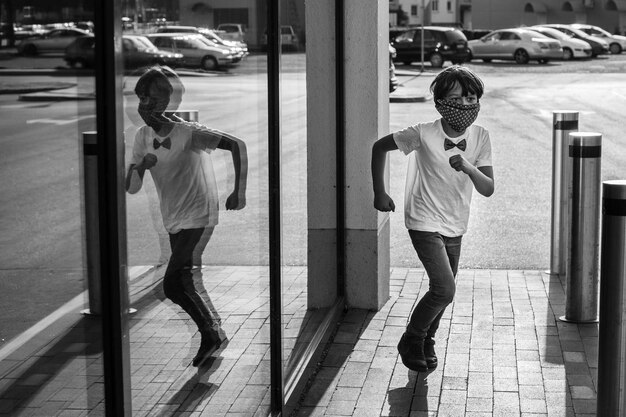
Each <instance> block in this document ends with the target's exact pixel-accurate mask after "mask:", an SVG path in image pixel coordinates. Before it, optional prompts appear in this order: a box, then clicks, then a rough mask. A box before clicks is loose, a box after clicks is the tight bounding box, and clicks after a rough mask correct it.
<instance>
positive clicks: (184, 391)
mask: <svg viewBox="0 0 626 417" xmlns="http://www.w3.org/2000/svg"><path fill="white" fill-rule="evenodd" d="M218 388H219V386H218V385H213V384H201V383H198V378H197V377H195V376H194V377H192V378H190V379H189V380H188V381H187V382H185V384H184V385H183V386H182V387H181V388H180V389H179V390H178V392H176V393H175V394H174V395H172V396H171V397H170V398H169V399H167V400H166V401H165V403H164V404H168V405H169V406H166V407H165V408H163V409H161V410H160V411H159V408H162V407H161V406H158V405H157V406H155V408H154V409H152V410H151V411H150V414H149V415H151V416H154V417H183V416H185V417H186V416H189V411H187V410H194V409H195V408H196V407H198V406H199V405H200V402H202V400H204V398H206V396H207V395H212V394H214V393H215V392H216V391H217V389H218ZM173 407H176V410H172V409H171V408H173Z"/></svg>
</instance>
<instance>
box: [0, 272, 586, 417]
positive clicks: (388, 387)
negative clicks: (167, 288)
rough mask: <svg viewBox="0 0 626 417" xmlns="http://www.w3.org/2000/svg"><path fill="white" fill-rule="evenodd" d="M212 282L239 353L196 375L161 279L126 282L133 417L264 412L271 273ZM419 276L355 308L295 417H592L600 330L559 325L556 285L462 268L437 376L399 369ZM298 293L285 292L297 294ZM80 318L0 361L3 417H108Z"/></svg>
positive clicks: (527, 275)
mask: <svg viewBox="0 0 626 417" xmlns="http://www.w3.org/2000/svg"><path fill="white" fill-rule="evenodd" d="M304 273H306V269H305V268H301V267H294V268H290V271H289V274H290V276H291V277H292V278H294V279H293V281H290V282H293V283H294V284H295V283H297V282H303V280H296V279H295V277H298V276H300V275H301V274H304ZM203 275H204V276H205V279H204V280H203V284H204V287H205V288H206V291H207V293H206V294H209V296H210V301H211V305H212V307H213V308H215V309H216V310H217V311H218V313H219V315H220V317H221V320H222V325H223V328H224V330H225V332H226V334H227V335H228V337H229V338H230V344H229V345H228V346H227V347H226V348H224V349H223V350H220V351H219V352H218V354H217V355H216V358H215V360H213V361H210V362H209V363H208V364H207V365H206V366H204V367H202V368H201V369H200V370H197V369H196V368H193V367H191V366H190V361H191V358H192V357H193V354H194V352H195V349H196V348H197V344H198V340H197V339H198V337H197V336H198V335H197V333H196V331H195V329H194V326H193V325H192V323H190V320H189V319H188V318H186V317H185V316H183V315H182V314H180V312H179V311H178V309H177V308H176V306H174V305H173V304H172V303H170V302H169V301H168V300H164V299H163V296H162V294H161V290H160V286H159V285H158V284H157V282H158V278H159V274H158V273H157V274H154V275H153V274H151V273H149V274H147V275H145V276H144V277H143V278H141V279H138V280H137V281H136V282H134V283H133V285H131V299H132V300H133V302H132V306H133V307H134V308H136V309H137V313H135V314H133V315H131V316H130V347H131V350H130V357H131V375H132V376H131V380H132V398H133V415H134V416H173V415H190V416H211V417H214V416H235V415H236V416H239V415H248V416H262V415H266V413H267V411H268V409H269V397H268V389H269V372H270V371H269V354H268V351H269V329H268V325H269V323H268V312H269V306H268V298H267V297H268V295H267V294H268V293H267V291H266V289H265V285H266V283H267V275H266V272H265V271H264V270H263V268H257V267H207V268H204V269H203ZM424 278H425V277H424V271H423V270H422V269H419V268H393V269H392V272H391V297H390V299H389V300H388V301H387V303H386V304H385V305H384V306H383V308H382V309H381V310H380V311H378V312H373V311H365V310H348V311H347V312H346V313H345V314H344V316H343V317H342V318H341V321H340V322H339V323H338V324H337V327H336V330H335V333H334V337H333V340H332V341H331V342H330V343H328V344H327V345H326V346H325V350H324V354H323V357H322V360H321V361H320V362H319V363H318V364H317V368H316V372H315V374H314V376H313V377H312V378H311V379H310V380H309V381H308V383H307V384H306V387H307V388H306V391H305V392H304V393H303V395H302V396H301V397H300V398H299V401H298V402H297V404H294V405H293V408H290V409H289V410H288V413H286V415H295V416H355V417H367V416H390V417H391V416H468V417H469V416H472V417H475V416H498V417H500V416H507V417H509V416H576V417H583V416H592V415H595V398H596V388H595V387H596V375H597V325H595V324H591V325H590V324H585V325H577V324H572V323H564V322H561V321H559V320H558V317H559V316H560V315H562V314H563V312H564V303H565V301H564V299H565V296H564V290H563V288H564V287H563V283H562V282H561V281H560V280H559V279H558V278H557V277H554V276H550V275H547V274H545V273H543V272H539V271H506V270H462V271H460V272H459V275H458V277H457V283H458V284H457V293H456V299H455V301H454V303H453V304H452V305H451V306H450V307H449V308H448V309H447V311H446V314H445V315H444V318H443V319H442V325H441V327H440V329H439V332H438V334H437V337H436V342H437V344H436V350H437V355H438V357H439V366H438V368H437V369H435V370H433V371H431V372H428V373H419V374H418V373H416V372H413V371H409V370H408V369H407V368H405V367H404V365H403V364H402V362H401V361H400V359H399V357H398V354H397V350H396V344H397V343H398V340H399V338H400V336H401V334H402V332H403V331H404V328H405V325H406V322H407V319H408V317H409V314H410V312H411V310H412V308H413V306H414V305H415V302H416V300H417V298H418V297H419V295H420V294H421V293H423V292H424V291H426V288H427V280H426V279H424ZM296 287H297V285H296ZM296 287H289V293H290V294H292V295H294V294H300V295H301V296H302V294H303V288H300V289H299V290H298V288H296ZM233 290H235V291H237V292H236V294H233ZM206 294H205V296H206ZM294 300H295V298H294ZM290 304H291V306H292V308H293V307H294V306H297V305H298V304H299V303H297V302H293V303H290ZM301 313H302V311H299V310H298V309H297V308H296V309H293V310H291V312H289V311H286V312H285V314H286V316H285V323H286V327H289V328H292V329H293V328H295V329H298V328H300V327H301V326H302V314H301ZM81 317H82V316H80V315H79V314H78V312H77V311H72V312H68V313H67V317H65V318H64V319H63V320H65V324H66V327H65V328H56V329H55V327H54V326H52V329H53V330H51V331H49V332H43V333H42V334H40V335H38V336H37V338H36V339H35V340H33V341H31V343H29V344H27V345H25V346H24V347H23V348H21V349H19V350H16V351H15V352H13V353H12V354H11V355H9V356H8V357H7V358H5V359H4V360H3V361H2V362H1V363H2V379H1V380H0V392H1V395H0V398H1V400H0V415H3V416H54V415H62V416H70V415H71V416H74V415H76V416H87V415H90V416H92V415H103V377H102V353H101V349H100V346H99V340H100V333H99V328H98V326H97V325H95V324H96V323H94V320H98V319H97V318H89V317H84V318H81ZM289 317H291V319H290V318H289ZM63 320H61V321H63ZM68 320H69V321H68ZM291 334H292V336H293V335H294V334H293V332H292V333H291ZM86 341H87V342H86ZM285 345H286V346H293V342H289V341H286V342H285ZM288 351H289V349H287V351H286V353H285V355H287V354H288ZM86 387H88V389H85V388H86Z"/></svg>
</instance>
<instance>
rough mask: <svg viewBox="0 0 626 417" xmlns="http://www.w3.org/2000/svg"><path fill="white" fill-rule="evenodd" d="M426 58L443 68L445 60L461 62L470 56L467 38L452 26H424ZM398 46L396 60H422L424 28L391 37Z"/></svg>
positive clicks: (392, 41) (407, 61)
mask: <svg viewBox="0 0 626 417" xmlns="http://www.w3.org/2000/svg"><path fill="white" fill-rule="evenodd" d="M423 32H424V60H425V61H430V64H431V65H432V66H433V67H437V68H441V67H442V66H443V63H444V62H445V61H451V62H452V63H453V64H460V63H462V62H465V61H466V60H467V59H468V58H469V49H468V47H467V38H466V37H465V35H464V34H463V32H461V31H460V30H458V29H455V28H452V27H440V26H424V30H423ZM391 45H392V46H393V47H394V48H396V58H395V61H400V62H403V63H404V64H406V65H409V64H411V62H414V61H420V60H421V53H422V28H421V27H420V28H413V29H409V30H407V31H406V32H403V33H402V34H400V35H398V36H396V37H395V38H394V39H391Z"/></svg>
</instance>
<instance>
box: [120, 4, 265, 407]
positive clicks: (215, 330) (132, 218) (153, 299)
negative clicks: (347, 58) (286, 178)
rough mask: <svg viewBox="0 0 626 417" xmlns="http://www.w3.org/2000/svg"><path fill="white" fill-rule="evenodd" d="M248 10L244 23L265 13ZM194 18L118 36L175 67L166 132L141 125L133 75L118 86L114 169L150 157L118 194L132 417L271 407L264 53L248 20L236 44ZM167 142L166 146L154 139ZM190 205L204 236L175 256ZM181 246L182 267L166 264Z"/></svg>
mask: <svg viewBox="0 0 626 417" xmlns="http://www.w3.org/2000/svg"><path fill="white" fill-rule="evenodd" d="M251 6H253V7H250V8H249V9H248V10H247V11H246V13H247V16H248V19H247V20H248V23H253V22H256V18H257V16H258V14H259V10H257V8H260V9H262V10H265V5H264V4H262V3H255V4H252V5H251ZM198 13H201V12H198ZM213 17H214V18H215V16H213ZM192 18H195V19H197V18H198V16H197V15H195V16H186V15H185V14H184V13H182V14H181V19H192ZM207 18H208V20H206V21H205V22H204V24H203V25H197V26H196V25H194V26H193V27H194V28H196V30H192V29H190V28H188V27H187V28H181V27H180V26H190V23H191V22H190V21H187V20H181V21H179V22H175V23H176V24H174V23H171V24H169V23H168V24H166V25H160V26H156V27H147V28H144V29H139V30H137V29H134V28H132V29H130V28H129V30H127V31H125V33H127V34H128V35H130V34H131V33H133V34H136V33H138V32H141V33H142V34H143V35H145V36H147V38H148V39H149V40H150V41H151V42H152V43H154V44H155V45H156V46H157V47H159V48H160V49H162V50H163V51H167V52H170V53H180V54H182V55H183V58H182V59H183V61H184V62H183V63H181V64H178V65H174V64H171V65H170V66H171V67H174V71H175V72H176V74H177V77H174V76H172V77H171V79H174V80H175V81H173V82H172V84H173V87H174V92H173V94H172V98H174V97H176V95H177V94H178V93H179V92H180V93H181V97H180V99H176V100H172V101H170V103H169V106H168V109H167V117H168V118H170V119H171V120H174V123H173V124H172V126H173V127H169V128H168V127H166V128H162V127H161V126H160V125H158V124H157V125H156V127H154V126H153V127H150V128H146V127H145V125H146V118H145V117H143V118H142V117H140V114H139V112H138V105H139V102H140V98H139V97H138V95H139V96H140V95H141V94H137V91H135V90H136V88H137V81H138V79H139V78H140V76H141V74H142V72H141V71H143V69H140V70H139V71H138V70H137V69H133V71H132V74H130V75H127V77H126V78H125V82H124V98H125V106H124V107H125V108H124V110H125V115H126V120H125V133H126V134H125V136H126V138H125V145H126V161H127V165H129V166H131V165H132V164H140V163H141V161H142V160H143V158H145V155H146V154H152V155H154V156H155V157H156V159H157V162H156V165H154V167H153V168H151V169H150V172H147V173H146V174H145V176H144V179H143V187H142V188H141V190H140V191H139V192H137V193H134V194H129V195H128V196H127V222H128V240H129V241H128V248H129V249H128V251H129V262H130V264H131V265H133V266H134V267H136V268H141V269H140V270H141V272H140V274H138V276H137V278H135V279H133V278H132V277H131V281H130V284H131V285H130V288H131V297H132V298H134V299H133V300H132V307H134V308H135V309H136V310H137V313H136V314H133V315H132V316H131V317H130V347H131V355H130V356H131V387H132V404H133V415H140V416H141V415H146V416H153V415H174V414H176V413H184V412H187V413H193V412H196V413H197V412H201V413H209V414H210V413H212V412H213V413H215V414H216V415H217V414H218V413H226V412H229V413H237V412H250V411H257V410H258V411H259V412H260V415H266V414H269V410H270V401H269V388H270V359H269V358H270V355H269V349H270V338H269V334H270V332H269V323H270V317H269V313H270V307H269V298H270V293H269V290H268V286H269V270H268V256H269V255H268V170H267V167H268V163H267V160H268V159H267V158H268V157H267V153H268V145H267V137H268V110H267V109H268V107H267V100H268V92H267V57H266V52H265V51H263V50H261V45H259V44H258V42H256V41H254V42H251V41H250V40H249V39H248V37H249V38H252V36H251V34H250V31H255V30H256V28H255V27H246V28H245V30H246V32H245V33H243V37H241V38H238V34H236V33H234V32H225V31H216V30H213V29H215V27H216V26H217V25H218V24H219V22H212V21H211V18H210V16H207ZM255 26H256V25H255ZM183 30H187V31H188V33H180V32H181V31H183ZM176 32H179V33H176ZM193 32H195V33H193ZM128 35H125V36H128ZM255 38H256V37H255ZM144 79H145V77H144ZM139 88H140V89H141V87H139ZM178 118H180V119H183V120H179V119H178ZM190 122H191V123H190ZM159 129H162V130H159ZM186 132H191V133H186ZM186 135H191V136H190V137H188V136H186ZM167 138H169V139H170V140H171V148H170V149H166V148H164V146H162V145H160V144H161V143H165V141H166V140H167ZM185 138H186V140H188V141H189V142H188V147H184V146H183V147H181V148H180V149H177V146H176V143H177V141H182V140H185ZM155 139H156V140H157V141H159V144H157V145H155V143H156V142H154V140H155ZM155 146H156V148H155ZM174 155H175V156H174ZM160 163H163V169H162V170H161V171H159V169H158V168H159V164H160ZM190 167H193V168H192V169H190ZM172 172H175V173H176V174H171V173H172ZM171 175H178V178H179V179H181V180H182V181H181V182H178V181H177V180H173V181H172V178H171ZM194 181H197V182H199V183H200V185H198V186H197V187H196V188H194V187H195V182H194ZM187 183H193V184H194V186H190V189H189V190H187V189H185V190H183V192H182V193H181V187H182V188H184V187H186V185H187ZM170 187H171V188H170ZM187 191H188V192H187ZM171 195H175V196H177V197H176V199H175V201H172V199H171V198H170V197H169V196H171ZM207 196H208V197H207ZM181 201H185V204H187V205H188V207H181V203H180V202H181ZM196 205H199V206H200V208H199V210H200V214H202V216H204V215H205V214H206V215H207V216H208V217H207V218H206V219H205V220H199V221H197V224H194V225H193V226H190V228H196V227H198V228H201V229H203V232H202V233H201V236H198V237H197V238H196V240H197V241H198V243H197V244H195V248H190V247H188V248H187V249H186V250H179V249H178V248H179V246H176V245H179V244H180V243H179V242H180V241H181V240H182V241H183V242H185V240H187V239H189V242H191V243H192V244H193V242H194V240H193V239H194V238H193V237H191V236H189V237H185V233H187V231H186V230H185V229H186V228H185V227H184V226H180V225H179V223H180V224H183V223H185V222H187V221H191V219H194V218H195V217H194V216H196V214H195V212H194V210H195V208H191V207H195V206H196ZM194 221H195V220H194ZM180 229H183V230H180ZM183 244H184V243H183ZM190 250H191V252H190ZM185 254H187V255H191V261H192V262H191V265H187V266H183V267H182V268H178V269H177V265H178V264H177V262H178V261H179V257H181V256H184V255H185ZM146 266H148V267H151V269H147V268H146ZM188 267H190V268H191V269H190V270H189V269H187V268H188ZM143 271H146V272H143ZM185 281H187V282H186V283H185ZM190 286H193V287H192V288H190ZM196 292H197V294H196ZM176 415H177V414H176Z"/></svg>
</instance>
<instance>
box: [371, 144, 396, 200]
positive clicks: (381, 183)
mask: <svg viewBox="0 0 626 417" xmlns="http://www.w3.org/2000/svg"><path fill="white" fill-rule="evenodd" d="M396 149H398V145H397V144H396V142H395V140H393V134H389V135H387V136H384V137H382V138H380V139H378V140H377V141H376V142H374V145H373V146H372V185H373V186H374V208H376V210H379V211H395V209H396V205H395V204H394V202H393V200H392V199H391V197H390V196H389V194H387V191H385V163H386V162H387V152H389V151H393V150H396Z"/></svg>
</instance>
